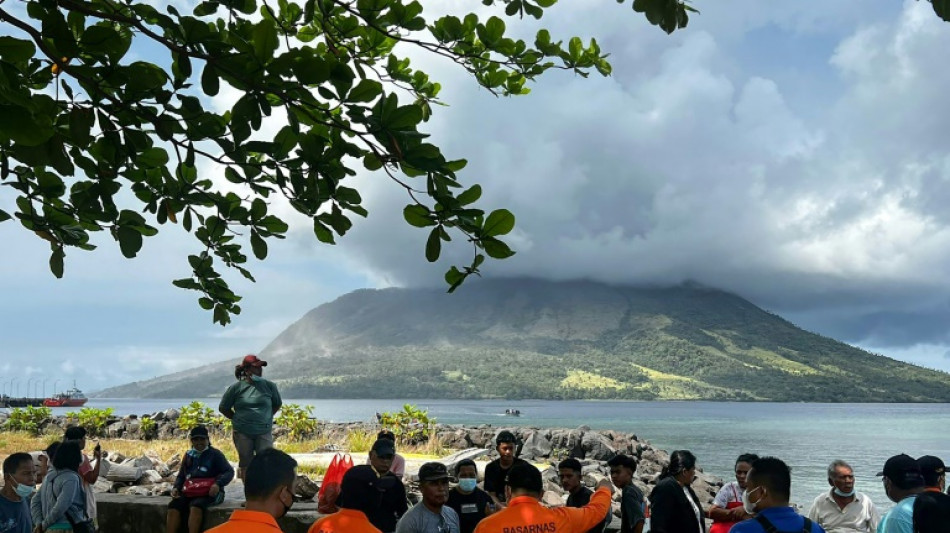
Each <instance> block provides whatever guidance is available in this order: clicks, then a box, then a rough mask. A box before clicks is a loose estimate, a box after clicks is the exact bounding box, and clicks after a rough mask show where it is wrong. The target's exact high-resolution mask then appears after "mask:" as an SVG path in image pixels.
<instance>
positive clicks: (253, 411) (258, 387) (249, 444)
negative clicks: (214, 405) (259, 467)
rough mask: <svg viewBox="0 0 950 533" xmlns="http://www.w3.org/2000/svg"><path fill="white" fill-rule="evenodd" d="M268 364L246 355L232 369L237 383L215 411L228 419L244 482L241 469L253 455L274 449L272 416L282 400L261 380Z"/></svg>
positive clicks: (275, 389) (239, 469)
mask: <svg viewBox="0 0 950 533" xmlns="http://www.w3.org/2000/svg"><path fill="white" fill-rule="evenodd" d="M265 366H267V361H261V360H260V359H258V358H257V356H256V355H246V356H244V359H243V360H242V361H241V364H239V365H237V366H236V367H235V368H234V377H235V379H237V381H236V382H235V383H234V384H233V385H231V386H230V387H228V390H227V391H225V393H224V396H222V397H221V404H220V405H218V410H219V411H220V412H221V414H222V415H224V416H226V417H227V418H230V419H231V427H232V432H231V433H232V435H233V438H234V447H235V448H236V449H237V452H238V477H239V478H240V479H242V480H243V479H244V470H245V469H246V468H247V465H248V464H250V462H251V459H253V458H254V455H256V454H258V453H261V452H262V451H264V450H266V449H268V448H273V447H274V434H273V428H274V414H276V413H277V411H279V410H280V406H281V405H282V401H281V399H280V392H278V391H277V385H274V383H273V382H272V381H268V380H266V379H264V377H263V368H264V367H265Z"/></svg>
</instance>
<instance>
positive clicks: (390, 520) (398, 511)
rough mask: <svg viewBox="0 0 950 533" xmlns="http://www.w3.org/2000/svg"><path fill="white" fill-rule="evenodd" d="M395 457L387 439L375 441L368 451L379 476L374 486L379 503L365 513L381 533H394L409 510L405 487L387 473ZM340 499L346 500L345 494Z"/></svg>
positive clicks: (392, 475) (394, 452) (390, 442)
mask: <svg viewBox="0 0 950 533" xmlns="http://www.w3.org/2000/svg"><path fill="white" fill-rule="evenodd" d="M395 455H396V445H395V443H393V441H391V440H388V439H377V440H376V442H374V443H373V447H372V448H371V449H370V451H369V462H370V464H371V465H372V466H373V470H375V471H376V474H377V475H378V476H379V481H378V482H377V483H376V484H375V486H376V489H377V491H379V503H378V505H375V506H373V507H372V508H371V509H370V510H368V511H366V517H367V518H369V521H370V522H371V523H372V524H373V525H374V526H376V527H377V528H378V529H379V530H380V531H382V532H383V533H392V532H393V531H396V522H398V521H399V519H400V518H401V517H402V515H404V514H406V511H408V510H409V503H408V502H407V501H406V487H405V485H403V484H402V481H401V480H400V479H399V478H398V477H396V476H395V475H394V474H393V473H392V472H390V471H389V469H390V467H391V466H392V463H393V457H394V456H395ZM354 468H356V467H354ZM340 499H341V500H345V499H346V493H345V492H340Z"/></svg>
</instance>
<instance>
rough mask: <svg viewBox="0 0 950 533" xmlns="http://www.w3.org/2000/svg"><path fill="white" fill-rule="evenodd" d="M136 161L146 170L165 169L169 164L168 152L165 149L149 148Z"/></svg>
mask: <svg viewBox="0 0 950 533" xmlns="http://www.w3.org/2000/svg"><path fill="white" fill-rule="evenodd" d="M135 161H136V162H137V163H138V164H139V166H141V167H144V168H158V167H164V166H165V165H166V164H168V152H166V151H165V149H164V148H157V147H155V148H147V149H145V150H143V151H142V153H140V154H139V155H138V156H137V157H136V158H135Z"/></svg>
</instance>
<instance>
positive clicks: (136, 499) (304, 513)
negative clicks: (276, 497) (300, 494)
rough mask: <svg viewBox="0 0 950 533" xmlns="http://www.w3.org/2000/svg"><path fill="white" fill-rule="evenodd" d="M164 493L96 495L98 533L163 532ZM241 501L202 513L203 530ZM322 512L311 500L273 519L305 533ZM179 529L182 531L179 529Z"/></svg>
mask: <svg viewBox="0 0 950 533" xmlns="http://www.w3.org/2000/svg"><path fill="white" fill-rule="evenodd" d="M170 500H171V498H169V497H167V496H129V495H127V494H109V493H99V494H96V502H97V506H96V509H97V511H98V513H99V531H101V532H102V533H165V514H166V512H167V511H168V502H169V501H170ZM241 508H242V507H241V503H240V502H237V501H231V500H225V501H224V502H223V503H222V504H221V505H218V506H215V507H211V508H209V509H208V511H207V512H206V513H205V518H204V529H209V528H212V527H214V526H217V525H219V524H223V523H225V522H227V521H228V518H229V517H230V516H231V512H232V511H234V510H236V509H241ZM321 516H322V515H321V514H320V513H318V512H317V504H316V503H313V502H298V503H295V504H294V506H293V508H291V510H290V512H289V513H287V516H285V517H283V518H281V519H280V520H278V521H277V523H278V524H279V525H280V529H281V530H283V532H284V533H307V530H308V529H310V526H311V525H312V524H313V523H314V522H316V521H317V519H318V518H320V517H321ZM182 531H185V529H184V528H183V529H182Z"/></svg>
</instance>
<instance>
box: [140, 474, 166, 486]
mask: <svg viewBox="0 0 950 533" xmlns="http://www.w3.org/2000/svg"><path fill="white" fill-rule="evenodd" d="M164 477H165V476H163V475H161V474H159V473H158V471H156V470H146V471H144V472H142V477H140V478H139V479H138V482H139V483H141V484H142V485H155V484H157V483H161V482H162V481H164V479H163V478H164Z"/></svg>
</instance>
